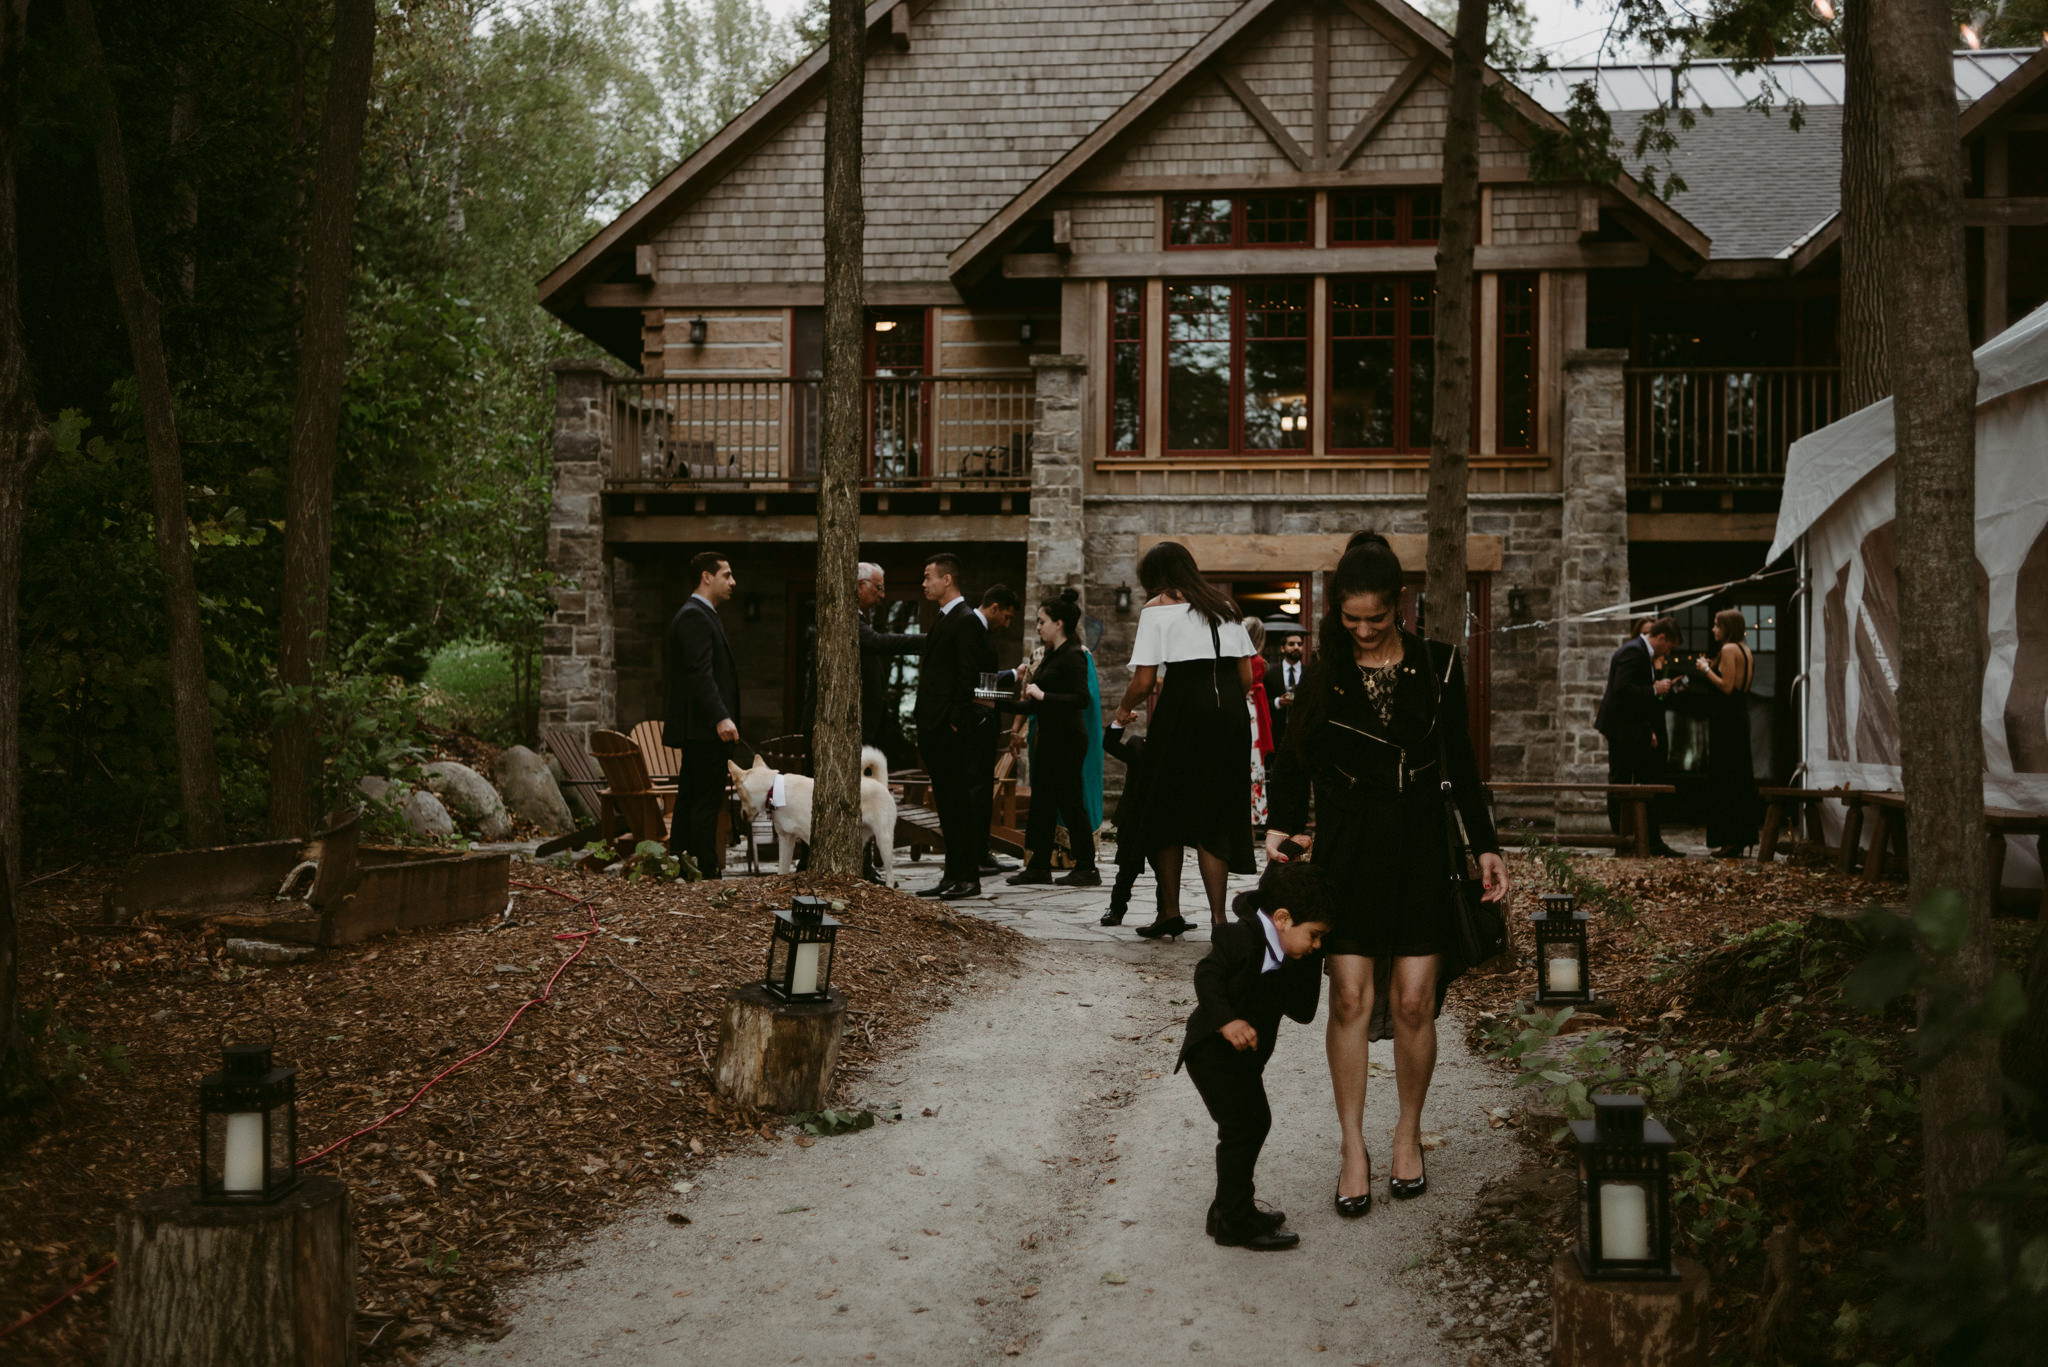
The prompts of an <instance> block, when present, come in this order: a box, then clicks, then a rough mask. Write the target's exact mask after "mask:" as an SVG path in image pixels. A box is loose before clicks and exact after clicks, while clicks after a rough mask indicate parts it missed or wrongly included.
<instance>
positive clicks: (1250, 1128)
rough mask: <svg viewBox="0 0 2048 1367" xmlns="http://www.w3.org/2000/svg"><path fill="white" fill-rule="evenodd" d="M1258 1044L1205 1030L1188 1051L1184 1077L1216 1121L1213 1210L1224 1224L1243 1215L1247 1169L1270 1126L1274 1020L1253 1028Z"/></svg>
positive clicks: (1247, 1202)
mask: <svg viewBox="0 0 2048 1367" xmlns="http://www.w3.org/2000/svg"><path fill="white" fill-rule="evenodd" d="M1255 1028H1256V1029H1257V1030H1258V1032H1259V1047H1258V1048H1256V1049H1244V1050H1239V1049H1234V1048H1232V1047H1231V1044H1230V1041H1229V1040H1227V1039H1225V1038H1223V1036H1221V1035H1211V1036H1210V1037H1209V1038H1208V1039H1205V1040H1203V1041H1202V1042H1201V1043H1200V1044H1198V1045H1196V1046H1195V1047H1194V1048H1193V1049H1191V1050H1190V1051H1189V1052H1188V1056H1187V1065H1186V1066H1187V1070H1188V1076H1189V1077H1190V1078H1192V1079H1193V1080H1194V1084H1195V1090H1196V1091H1198V1092H1200V1093H1201V1094H1202V1104H1203V1105H1205V1106H1207V1107H1208V1108H1209V1116H1210V1118H1211V1119H1213V1120H1214V1121H1215V1122H1216V1215H1217V1218H1218V1219H1219V1220H1221V1221H1222V1222H1223V1223H1225V1224H1232V1223H1235V1222H1237V1221H1240V1220H1244V1219H1247V1218H1249V1217H1250V1216H1251V1215H1252V1213H1253V1211H1254V1210H1255V1209H1256V1208H1255V1207H1254V1206H1253V1205H1252V1194H1253V1191H1254V1187H1253V1184H1252V1170H1253V1169H1254V1168H1256V1167H1257V1166H1258V1162H1259V1150H1260V1149H1261V1148H1263V1147H1264V1146H1265V1143H1266V1135H1267V1133H1268V1132H1269V1131H1270V1130H1271V1129H1272V1128H1273V1110H1272V1107H1270V1106H1268V1105H1267V1104H1266V1079H1265V1072H1266V1060H1267V1059H1269V1058H1271V1057H1272V1056H1273V1036H1274V1035H1275V1034H1276V1033H1278V1030H1279V1022H1278V1021H1272V1022H1265V1023H1261V1024H1259V1025H1258V1026H1256V1027H1255Z"/></svg>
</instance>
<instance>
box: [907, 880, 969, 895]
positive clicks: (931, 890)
mask: <svg viewBox="0 0 2048 1367" xmlns="http://www.w3.org/2000/svg"><path fill="white" fill-rule="evenodd" d="M958 886H959V884H958V883H956V882H955V881H954V880H953V879H951V878H941V879H940V880H939V881H938V882H936V883H934V884H932V885H931V886H930V887H928V888H919V889H918V890H917V895H918V896H919V897H932V898H939V897H944V896H945V895H946V890H947V889H948V888H954V887H958Z"/></svg>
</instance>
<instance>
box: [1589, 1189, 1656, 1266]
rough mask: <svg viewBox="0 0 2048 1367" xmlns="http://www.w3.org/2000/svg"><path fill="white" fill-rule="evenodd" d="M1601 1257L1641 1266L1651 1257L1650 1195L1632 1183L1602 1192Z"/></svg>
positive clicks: (1602, 1190) (1601, 1190)
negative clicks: (1640, 1264)
mask: <svg viewBox="0 0 2048 1367" xmlns="http://www.w3.org/2000/svg"><path fill="white" fill-rule="evenodd" d="M1600 1256H1601V1257H1603V1258H1619V1259H1622V1260H1623V1261H1627V1262H1641V1261H1642V1260H1643V1259H1645V1258H1647V1257H1649V1256H1650V1193H1649V1192H1647V1191H1645V1190H1643V1188H1641V1187H1639V1186H1636V1185H1634V1184H1632V1183H1621V1184H1603V1185H1602V1186H1601V1188H1600Z"/></svg>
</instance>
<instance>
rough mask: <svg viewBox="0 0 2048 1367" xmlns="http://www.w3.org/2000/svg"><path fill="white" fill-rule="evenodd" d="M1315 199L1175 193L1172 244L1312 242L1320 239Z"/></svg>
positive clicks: (1169, 219) (1169, 205) (1170, 209)
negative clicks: (1186, 196) (1182, 196)
mask: <svg viewBox="0 0 2048 1367" xmlns="http://www.w3.org/2000/svg"><path fill="white" fill-rule="evenodd" d="M1314 206H1315V200H1314V199H1312V198H1310V197H1309V196H1307V195H1252V196H1247V197H1242V198H1237V199H1231V198H1225V197H1217V198H1204V199H1169V200H1167V201H1166V245H1167V246H1169V247H1180V248H1197V247H1306V246H1309V245H1310V244H1311V243H1313V242H1314V241H1315V209H1314Z"/></svg>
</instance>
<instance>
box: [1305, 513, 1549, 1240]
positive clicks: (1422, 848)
mask: <svg viewBox="0 0 2048 1367" xmlns="http://www.w3.org/2000/svg"><path fill="white" fill-rule="evenodd" d="M1329 601H1330V604H1331V607H1330V611H1329V613H1328V614H1327V615H1326V616H1325V617H1324V618H1323V623H1322V628H1321V631H1320V633H1319V635H1318V636H1317V642H1316V658H1315V660H1314V662H1313V663H1312V664H1311V665H1310V666H1309V669H1308V672H1307V674H1306V675H1305V676H1304V678H1303V679H1302V683H1301V686H1300V688H1298V689H1297V690H1296V692H1295V701H1294V707H1293V709H1292V716H1291V718H1290V720H1289V721H1288V724H1287V743H1286V744H1285V745H1284V746H1283V747H1282V748H1281V750H1280V751H1279V753H1277V754H1275V755H1274V757H1273V759H1274V765H1273V772H1272V776H1271V778H1270V780H1269V783H1268V789H1267V792H1268V799H1269V801H1270V803H1271V814H1270V817H1269V822H1268V828H1267V832H1266V851H1267V854H1268V855H1269V857H1271V858H1275V859H1281V858H1285V857H1287V856H1286V855H1285V854H1284V853H1283V852H1282V851H1281V849H1280V846H1281V844H1282V843H1283V842H1285V841H1288V840H1293V841H1295V842H1296V843H1297V844H1298V845H1300V846H1303V847H1308V846H1310V845H1311V842H1310V840H1309V838H1308V837H1307V836H1304V835H1301V834H1298V832H1300V831H1302V830H1303V829H1305V828H1306V826H1307V824H1308V815H1309V803H1310V798H1311V796H1313V798H1314V803H1315V818H1316V833H1315V839H1314V841H1313V850H1312V854H1311V857H1312V858H1313V859H1314V861H1315V862H1316V863H1318V864H1321V865H1323V866H1324V867H1325V868H1327V869H1329V870H1330V872H1331V873H1332V874H1333V875H1334V877H1333V878H1332V880H1331V881H1332V886H1333V888H1334V889H1335V891H1336V894H1337V898H1338V922H1337V926H1336V928H1335V929H1334V930H1333V932H1332V933H1331V934H1330V936H1329V937H1327V938H1326V939H1325V940H1324V941H1323V954H1324V956H1325V958H1326V959H1327V960H1328V962H1329V972H1330V1023H1329V1026H1328V1027H1327V1041H1328V1046H1329V1054H1330V1080H1331V1083H1332V1086H1333V1088H1334V1090H1335V1092H1336V1094H1337V1120H1338V1124H1339V1126H1340V1128H1341V1129H1342V1131H1343V1165H1342V1167H1341V1168H1340V1169H1339V1171H1338V1176H1337V1212H1338V1214H1340V1215H1345V1216H1357V1215H1363V1214H1365V1213H1366V1211H1368V1210H1370V1209H1371V1208H1372V1157H1371V1155H1370V1153H1369V1152H1368V1151H1367V1149H1366V1144H1365V1132H1364V1119H1365V1079H1366V1069H1367V1063H1368V1052H1367V1050H1368V1045H1369V1043H1370V1041H1371V1040H1373V1039H1384V1038H1386V1036H1387V1033H1388V1030H1387V1023H1386V1020H1387V1017H1388V1016H1391V1018H1392V1026H1393V1030H1392V1033H1393V1036H1394V1081H1395V1086H1396V1088H1397V1089H1398V1091H1399V1093H1400V1098H1401V1116H1400V1120H1399V1121H1398V1122H1397V1123H1396V1125H1395V1127H1394V1155H1393V1164H1392V1167H1393V1171H1392V1174H1391V1176H1390V1180H1389V1182H1388V1188H1389V1191H1390V1194H1391V1195H1393V1196H1394V1197H1395V1198H1396V1199H1399V1200H1406V1199H1408V1198H1410V1197H1415V1196H1420V1195H1422V1193H1423V1192H1424V1191H1425V1190H1427V1188H1428V1185H1429V1175H1428V1172H1427V1170H1426V1169H1425V1167H1424V1165H1423V1157H1422V1103H1423V1100H1424V1098H1426V1097H1427V1096H1428V1095H1429V1080H1430V1075H1431V1073H1432V1072H1433V1071H1434V1070H1435V1068H1436V1013H1437V1010H1438V1009H1439V1007H1441V1006H1442V1004H1443V997H1444V992H1445V990H1446V989H1447V988H1448V987H1449V986H1450V983H1451V980H1452V979H1454V978H1455V977H1457V975H1458V974H1459V973H1461V972H1462V971H1464V969H1465V967H1466V965H1465V964H1463V963H1460V962H1459V961H1458V957H1457V936H1456V933H1455V931H1454V929H1453V926H1452V924H1451V919H1450V918H1451V915H1452V907H1451V901H1450V898H1451V895H1452V894H1451V887H1450V882H1449V877H1450V872H1451V868H1450V858H1451V855H1450V846H1449V841H1448V839H1447V837H1446V828H1445V817H1446V813H1445V804H1444V797H1443V791H1442V787H1441V783H1442V779H1443V767H1444V762H1445V761H1447V762H1448V764H1449V769H1450V781H1451V791H1452V795H1453V797H1454V798H1455V800H1456V805H1457V811H1458V814H1459V815H1460V816H1462V817H1463V819H1464V826H1465V831H1466V834H1467V836H1468V838H1469V840H1470V843H1471V847H1472V850H1473V852H1474V853H1475V854H1477V855H1478V858H1479V867H1480V872H1481V874H1482V876H1483V878H1484V881H1485V886H1486V898H1487V900H1488V901H1500V900H1501V899H1502V898H1505V897H1506V896H1507V891H1508V873H1507V865H1506V864H1505V863H1504V862H1502V860H1501V857H1500V843H1499V841H1498V840H1496V839H1495V837H1494V831H1493V821H1492V818H1491V817H1490V816H1489V815H1488V813H1487V809H1486V802H1485V799H1484V796H1483V794H1482V793H1481V791H1480V787H1479V768H1478V764H1477V763H1476V761H1475V760H1474V758H1473V754H1472V737H1471V734H1470V731H1469V728H1468V727H1467V725H1466V720H1465V671H1464V666H1463V665H1462V664H1461V663H1460V660H1459V652H1458V650H1457V648H1456V647H1454V646H1445V645H1439V644H1436V643H1434V642H1428V641H1424V640H1423V639H1422V638H1421V637H1419V636H1414V635H1411V634H1409V633H1408V632H1406V631H1403V630H1402V629H1401V627H1400V623H1399V613H1400V608H1401V562H1400V560H1399V559H1397V558H1396V557H1395V555H1394V552H1393V550H1392V549H1391V548H1390V547H1389V546H1388V545H1387V543H1386V540H1385V539H1384V538H1381V537H1376V536H1375V537H1370V538H1369V539H1366V540H1365V541H1364V544H1362V545H1359V546H1357V548H1356V549H1354V550H1351V551H1348V552H1346V553H1345V556H1344V558H1343V560H1341V561H1339V562H1338V565H1337V571H1336V573H1335V574H1334V575H1333V576H1332V577H1331V582H1330V591H1329ZM1439 756H1443V757H1444V758H1443V759H1442V760H1440V759H1439ZM1291 832H1292V833H1296V834H1290V833H1291ZM1375 1007H1377V1008H1378V1015H1377V1016H1376V1015H1375Z"/></svg>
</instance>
